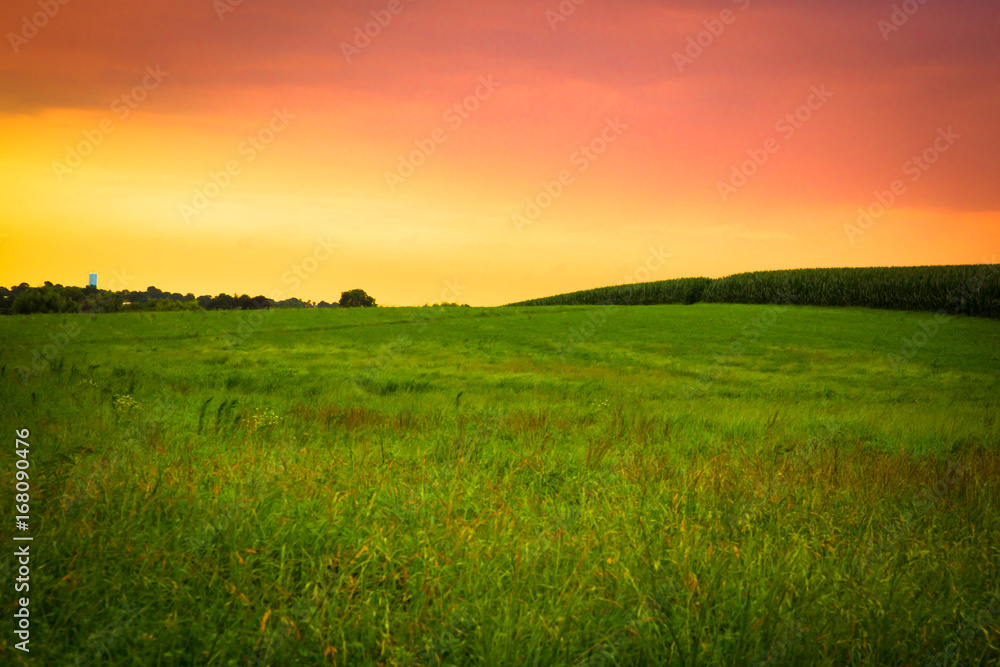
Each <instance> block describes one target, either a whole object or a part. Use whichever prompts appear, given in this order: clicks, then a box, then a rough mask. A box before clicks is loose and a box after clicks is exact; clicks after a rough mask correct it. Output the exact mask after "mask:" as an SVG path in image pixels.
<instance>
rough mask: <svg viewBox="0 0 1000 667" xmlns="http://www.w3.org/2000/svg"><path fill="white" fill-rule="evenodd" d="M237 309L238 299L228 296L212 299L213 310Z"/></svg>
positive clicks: (222, 295)
mask: <svg viewBox="0 0 1000 667" xmlns="http://www.w3.org/2000/svg"><path fill="white" fill-rule="evenodd" d="M233 308H236V298H235V297H232V296H230V295H228V294H220V295H219V296H217V297H215V298H214V299H212V310H232V309H233Z"/></svg>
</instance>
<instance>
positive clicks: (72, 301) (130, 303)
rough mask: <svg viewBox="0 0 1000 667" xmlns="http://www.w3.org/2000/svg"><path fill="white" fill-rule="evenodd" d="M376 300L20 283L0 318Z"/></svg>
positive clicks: (5, 292)
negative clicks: (276, 299) (279, 296)
mask: <svg viewBox="0 0 1000 667" xmlns="http://www.w3.org/2000/svg"><path fill="white" fill-rule="evenodd" d="M376 305H377V304H376V303H375V299H374V298H372V297H371V296H369V295H368V294H367V293H365V291H364V290H361V289H353V290H348V291H346V292H343V293H341V296H340V300H339V301H337V302H336V303H327V302H326V301H320V302H319V303H313V302H312V301H303V300H301V299H297V298H290V299H284V300H282V301H275V300H274V299H269V298H267V297H266V296H263V295H257V296H254V297H251V296H250V295H248V294H242V295H235V294H218V295H216V296H209V295H204V296H197V297H196V296H195V295H194V294H192V293H188V294H180V293H178V292H164V291H162V290H159V289H157V288H156V287H153V286H150V287H147V288H146V290H145V291H142V292H140V291H129V290H120V291H117V292H115V291H111V290H102V289H98V288H96V287H91V286H87V287H74V286H69V287H66V286H63V285H54V284H53V283H51V282H49V281H45V284H43V285H41V286H37V287H32V286H31V285H29V284H28V283H21V284H20V285H16V286H14V287H11V288H10V289H8V288H6V287H0V315H31V314H33V313H77V312H79V313H88V312H89V313H96V312H112V313H116V312H125V311H174V310H262V309H266V308H341V307H343V308H353V307H364V308H370V307H374V306H376Z"/></svg>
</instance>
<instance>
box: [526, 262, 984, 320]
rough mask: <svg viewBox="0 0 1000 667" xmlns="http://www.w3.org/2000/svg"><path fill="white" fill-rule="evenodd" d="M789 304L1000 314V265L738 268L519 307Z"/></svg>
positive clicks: (574, 295)
mask: <svg viewBox="0 0 1000 667" xmlns="http://www.w3.org/2000/svg"><path fill="white" fill-rule="evenodd" d="M699 301H702V302H707V303H749V304H766V303H785V304H796V305H802V306H844V307H863V308H878V309H884V310H915V311H945V312H948V313H951V314H961V315H971V316H974V317H989V318H994V319H1000V264H970V265H962V266H912V267H873V268H843V269H793V270H787V271H757V272H753V273H739V274H736V275H732V276H727V277H725V278H719V279H715V280H713V279H710V278H679V279H676V280H662V281H658V282H651V283H639V284H635V285H619V286H615V287H602V288H598V289H592V290H584V291H581V292H572V293H570V294H561V295H558V296H551V297H547V298H542V299H532V300H530V301H522V302H520V303H516V304H511V305H515V306H556V305H599V304H611V305H623V306H626V305H628V306H638V305H655V304H676V303H686V304H692V303H697V302H699Z"/></svg>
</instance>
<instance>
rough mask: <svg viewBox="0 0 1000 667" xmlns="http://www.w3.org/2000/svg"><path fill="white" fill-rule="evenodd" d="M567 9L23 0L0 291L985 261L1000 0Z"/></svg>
mask: <svg viewBox="0 0 1000 667" xmlns="http://www.w3.org/2000/svg"><path fill="white" fill-rule="evenodd" d="M577 2H579V3H580V4H575V3H574V2H572V1H571V0H565V1H564V2H562V3H560V2H559V1H558V0H550V1H537V2H527V1H522V0H506V1H504V2H489V3H487V2H478V1H472V0H463V1H461V2H459V1H457V0H456V1H450V2H447V1H438V0H391V1H390V0H376V1H372V2H354V1H343V2H319V1H314V0H307V1H298V2H287V1H286V2H279V1H278V0H242V1H240V0H214V2H213V0H179V1H174V2H169V3H140V2H124V1H108V0H90V1H87V2H85V1H84V0H6V1H5V2H4V3H2V7H0V29H2V32H3V33H4V35H5V37H4V44H3V46H2V47H0V54H2V55H0V172H2V185H0V191H2V199H0V284H3V285H5V286H8V287H9V286H11V285H14V284H17V283H20V282H22V281H26V282H28V283H31V284H33V285H34V284H41V283H42V282H43V281H45V280H51V281H53V282H57V283H63V284H66V285H83V284H85V283H86V280H87V274H88V273H91V272H96V273H98V274H99V276H100V285H101V287H105V288H115V289H122V288H123V287H124V288H128V289H140V290H141V289H145V288H146V287H147V286H149V285H155V286H157V287H159V288H160V289H164V290H169V291H172V292H181V293H188V292H193V293H195V294H196V295H201V294H213V295H214V294H218V293H219V292H227V293H248V294H250V295H255V294H264V295H266V296H269V297H276V296H280V298H288V297H291V296H296V297H300V298H303V299H311V300H314V301H319V300H324V299H325V300H327V301H335V300H337V299H338V298H339V296H340V293H341V291H343V290H347V289H351V288H356V287H360V288H363V289H365V290H367V291H368V292H369V293H370V294H371V295H373V296H374V297H375V298H376V299H378V301H379V303H380V304H385V305H394V304H395V305H407V304H423V303H425V302H436V301H440V300H442V297H446V298H447V300H449V301H452V300H456V301H460V302H463V303H470V304H473V305H496V304H502V303H508V302H511V301H516V300H521V299H526V298H531V297H537V296H546V295H550V294H555V293H560V292H567V291H572V290H577V289H586V288H590V287H597V286H602V285H609V284H620V283H624V282H634V281H640V280H659V279H667V278H676V277H683V276H709V277H718V276H722V275H727V274H731V273H735V272H740V271H751V270H759V269H778V268H801V267H827V266H874V265H921V264H968V263H981V262H987V261H990V262H995V261H997V260H996V256H997V254H998V253H997V249H998V248H1000V186H998V182H997V181H998V176H1000V168H998V167H1000V121H998V119H1000V40H998V36H1000V5H998V4H997V3H996V2H995V1H988V0H980V1H975V2H973V1H962V0H958V1H950V2H945V1H943V0H927V1H926V2H924V3H923V4H920V3H919V2H917V0H908V2H906V3H899V4H897V5H896V6H895V7H896V8H895V9H894V5H893V3H892V2H888V1H887V2H873V1H870V0H869V1H864V2H862V1H860V0H841V1H839V2H830V1H829V0H824V1H822V2H821V1H819V0H797V1H794V2H793V1H792V0H777V1H772V2H766V3H765V2H763V0H756V1H755V0H740V1H739V2H731V1H719V2H699V1H695V0H688V1H677V2H671V1H659V2H657V1H652V0H646V1H641V0H614V1H612V0H577ZM903 5H905V7H904V6H903ZM906 10H909V11H910V12H911V14H907V13H906ZM46 12H47V13H46ZM380 21H381V24H380V23H379V22H380ZM366 24H367V25H366ZM366 28H367V30H368V32H369V33H370V35H374V36H370V35H365V34H364V33H365V30H366ZM699 42H700V44H699ZM754 158H756V159H757V162H753V160H754ZM761 162H762V164H758V163H761ZM744 163H745V164H744ZM741 172H742V173H741ZM560 179H562V182H560ZM894 188H895V190H896V192H895V193H893V192H892V190H893V189H894ZM880 193H884V194H880ZM879 198H881V199H882V200H883V202H884V204H880V203H878V199H879ZM529 202H531V203H533V205H534V206H537V207H538V208H537V210H535V209H534V208H533V206H531V205H529ZM883 205H884V212H882V211H880V209H881V208H882V207H883ZM859 208H864V209H871V211H872V212H873V213H874V214H875V215H873V216H872V217H871V218H870V219H868V220H867V221H863V223H864V227H866V228H863V227H861V226H856V227H852V225H857V224H858V218H859ZM114 276H117V278H114V280H116V284H111V281H112V279H113V277H114Z"/></svg>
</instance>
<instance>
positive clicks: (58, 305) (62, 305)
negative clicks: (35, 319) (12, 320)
mask: <svg viewBox="0 0 1000 667" xmlns="http://www.w3.org/2000/svg"><path fill="white" fill-rule="evenodd" d="M72 310H73V305H72V303H71V302H70V301H69V300H68V299H66V298H65V297H64V296H63V295H62V294H60V293H59V292H58V291H56V290H55V289H54V288H52V287H35V288H31V289H28V290H25V291H24V292H22V293H21V294H19V295H18V296H17V297H16V298H15V299H14V302H13V304H12V305H11V313H13V314H14V315H31V314H34V313H66V312H70V311H72Z"/></svg>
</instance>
